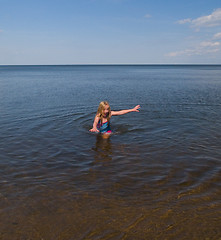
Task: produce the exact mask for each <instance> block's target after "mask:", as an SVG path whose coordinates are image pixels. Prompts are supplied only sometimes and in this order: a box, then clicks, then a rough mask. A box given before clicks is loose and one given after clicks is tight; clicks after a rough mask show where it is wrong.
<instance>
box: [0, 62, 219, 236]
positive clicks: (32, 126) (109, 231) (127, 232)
mask: <svg viewBox="0 0 221 240" xmlns="http://www.w3.org/2000/svg"><path fill="white" fill-rule="evenodd" d="M103 100H107V101H109V103H110V106H111V109H112V110H121V109H128V108H133V107H134V106H136V105H138V104H140V105H141V109H140V112H139V113H138V112H133V113H129V114H126V115H123V116H113V117H112V118H111V128H112V131H113V134H112V136H111V137H110V138H109V139H103V138H102V137H101V136H100V135H99V134H95V133H91V132H89V129H90V128H91V127H92V124H93V119H94V116H95V113H96V111H97V107H98V105H99V102H100V101H103ZM220 146H221V66H220V65H82V66H81V65H69V66H0V211H1V214H0V239H3V240H10V239H13V240H14V239H47V240H48V239H53V240H55V239H62V240H65V239H67V240H69V239H133V240H134V239H135V240H136V239H221V230H220V223H221V219H220V213H221V201H220V199H221V190H220V189H221V188H220V187H221V181H220V180H221V147H220Z"/></svg>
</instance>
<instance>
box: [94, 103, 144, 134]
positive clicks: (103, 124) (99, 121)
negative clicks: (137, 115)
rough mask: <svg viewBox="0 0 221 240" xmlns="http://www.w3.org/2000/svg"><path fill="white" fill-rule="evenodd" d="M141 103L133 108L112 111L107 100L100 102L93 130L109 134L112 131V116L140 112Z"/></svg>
mask: <svg viewBox="0 0 221 240" xmlns="http://www.w3.org/2000/svg"><path fill="white" fill-rule="evenodd" d="M139 108H140V105H137V106H136V107H134V108H132V109H126V110H120V111H111V109H110V105H109V103H108V102H107V101H103V102H101V103H100V104H99V107H98V110H97V114H96V116H95V118H94V123H93V128H91V129H90V131H91V132H100V133H102V134H103V136H107V137H108V135H109V134H110V133H111V129H110V118H111V117H112V116H118V115H123V114H126V113H129V112H139Z"/></svg>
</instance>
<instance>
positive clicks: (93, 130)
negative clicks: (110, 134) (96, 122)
mask: <svg viewBox="0 0 221 240" xmlns="http://www.w3.org/2000/svg"><path fill="white" fill-rule="evenodd" d="M89 131H90V132H99V130H98V129H97V128H91V129H90V130H89Z"/></svg>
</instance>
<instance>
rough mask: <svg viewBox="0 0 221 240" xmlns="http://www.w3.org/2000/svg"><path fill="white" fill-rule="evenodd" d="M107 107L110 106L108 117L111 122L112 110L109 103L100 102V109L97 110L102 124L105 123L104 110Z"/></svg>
mask: <svg viewBox="0 0 221 240" xmlns="http://www.w3.org/2000/svg"><path fill="white" fill-rule="evenodd" d="M106 106H109V111H108V115H107V121H108V122H109V121H110V118H111V108H110V104H109V103H108V102H107V101H102V102H100V104H99V106H98V109H97V116H98V117H99V118H100V120H101V123H103V110H104V109H105V107H106Z"/></svg>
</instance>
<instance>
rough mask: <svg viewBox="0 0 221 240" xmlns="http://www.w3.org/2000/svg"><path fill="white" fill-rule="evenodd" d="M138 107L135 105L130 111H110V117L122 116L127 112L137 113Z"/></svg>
mask: <svg viewBox="0 0 221 240" xmlns="http://www.w3.org/2000/svg"><path fill="white" fill-rule="evenodd" d="M139 108H140V105H137V106H136V107H134V108H131V109H125V110H120V111H111V115H112V116H118V115H123V114H126V113H129V112H139Z"/></svg>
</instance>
